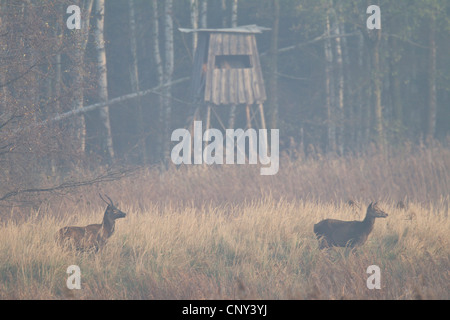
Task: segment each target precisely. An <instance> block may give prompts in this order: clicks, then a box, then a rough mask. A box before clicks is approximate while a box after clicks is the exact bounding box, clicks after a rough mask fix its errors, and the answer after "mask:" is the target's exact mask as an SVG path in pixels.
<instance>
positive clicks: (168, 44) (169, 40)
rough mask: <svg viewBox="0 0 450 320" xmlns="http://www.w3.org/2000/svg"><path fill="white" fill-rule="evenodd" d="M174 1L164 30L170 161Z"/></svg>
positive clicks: (166, 13)
mask: <svg viewBox="0 0 450 320" xmlns="http://www.w3.org/2000/svg"><path fill="white" fill-rule="evenodd" d="M172 14H173V0H166V1H165V6H164V17H165V20H164V21H165V28H164V36H165V46H164V47H165V63H164V66H165V68H164V84H166V86H165V87H164V91H163V99H164V103H163V110H164V113H163V114H164V130H163V133H164V134H163V139H164V141H163V157H164V160H167V159H169V157H170V150H169V146H170V144H169V142H170V136H169V130H170V116H171V113H172V103H171V92H172V85H171V84H170V83H171V81H172V75H173V67H174V48H173V17H172Z"/></svg>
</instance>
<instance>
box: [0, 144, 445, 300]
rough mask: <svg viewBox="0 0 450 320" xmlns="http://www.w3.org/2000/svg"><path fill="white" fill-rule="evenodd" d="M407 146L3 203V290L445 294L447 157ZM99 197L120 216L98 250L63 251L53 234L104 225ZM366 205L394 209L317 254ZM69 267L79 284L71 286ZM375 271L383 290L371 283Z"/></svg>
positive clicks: (255, 295) (27, 294)
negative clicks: (20, 204)
mask: <svg viewBox="0 0 450 320" xmlns="http://www.w3.org/2000/svg"><path fill="white" fill-rule="evenodd" d="M406 154H407V155H403V156H397V157H392V158H390V159H388V160H385V159H382V158H376V157H374V156H364V157H359V158H356V157H347V158H336V159H331V160H330V159H324V158H320V157H319V158H315V159H301V160H298V161H288V160H283V161H282V162H281V163H280V172H279V173H278V174H277V175H276V176H273V177H261V176H259V170H258V169H257V168H252V167H248V166H229V167H220V168H205V167H191V168H180V169H178V170H177V169H171V170H169V172H166V173H164V174H161V173H159V172H158V171H156V170H146V171H145V172H141V173H140V174H139V175H138V176H133V177H129V178H125V179H123V180H120V181H116V182H113V183H109V184H107V185H104V186H100V187H101V189H99V188H100V187H99V186H91V187H89V188H85V189H80V190H78V191H77V192H76V193H72V194H71V195H69V196H67V197H54V198H52V199H51V200H50V201H49V202H48V203H46V204H42V205H41V206H40V207H39V208H34V209H21V210H20V211H19V209H11V210H10V211H8V212H5V211H4V210H3V211H2V222H1V224H0V298H1V299H342V298H343V299H449V298H450V279H449V278H450V271H449V270H450V268H449V266H450V264H449V262H450V261H449V260H450V249H449V248H450V243H449V242H450V237H449V236H448V234H449V230H450V222H449V218H448V208H449V201H450V199H449V197H448V195H449V194H450V186H449V183H450V152H449V151H448V150H446V149H442V148H439V149H431V150H430V149H423V150H420V151H414V152H409V153H406ZM98 192H104V193H106V194H108V195H109V196H110V197H111V198H112V199H113V200H114V201H117V202H118V207H119V208H120V209H121V210H122V211H125V212H127V214H128V215H127V217H126V218H125V219H121V220H118V221H117V223H116V231H115V233H114V234H113V236H112V237H111V238H110V240H109V242H108V244H107V246H106V247H105V248H104V249H103V250H101V251H100V252H99V253H97V254H94V253H76V252H73V251H70V250H63V249H62V248H60V247H59V246H58V245H57V244H56V243H55V240H54V235H55V233H56V231H57V230H58V229H59V228H61V227H62V226H65V225H80V226H82V225H87V224H91V223H99V222H100V221H101V219H102V216H103V211H104V209H105V207H104V203H103V202H102V201H101V200H100V199H99V197H98V196H97V194H98ZM349 198H352V199H355V200H357V201H359V202H360V203H361V206H362V208H361V209H358V208H355V207H351V206H349V205H348V204H347V203H346V202H347V200H348V199H349ZM370 200H379V201H380V202H379V205H380V207H381V208H382V209H383V210H384V211H386V212H388V213H389V217H388V218H386V219H379V220H377V221H376V223H375V228H374V231H373V232H372V234H371V235H370V236H369V240H368V241H367V243H366V244H365V245H364V246H363V247H361V248H358V249H357V250H356V251H354V252H350V251H349V250H347V249H345V248H338V249H331V250H319V249H318V243H317V240H316V239H315V236H314V233H313V225H314V223H317V222H318V221H320V220H321V219H324V218H336V219H342V220H361V219H363V218H364V215H365V209H366V207H367V205H368V203H369V202H370ZM398 200H404V201H405V202H407V207H406V208H404V209H400V208H397V206H396V204H397V201H398ZM26 210H28V211H26ZM19 213H20V214H21V215H20V218H17V216H18V215H19ZM69 265H78V266H79V267H80V269H81V290H69V289H67V287H66V279H67V277H68V274H66V269H67V267H68V266H69ZM370 265H377V266H379V267H380V270H381V289H380V290H377V289H374V290H369V289H368V288H367V286H366V281H367V278H368V277H369V274H367V273H366V269H367V267H369V266H370Z"/></svg>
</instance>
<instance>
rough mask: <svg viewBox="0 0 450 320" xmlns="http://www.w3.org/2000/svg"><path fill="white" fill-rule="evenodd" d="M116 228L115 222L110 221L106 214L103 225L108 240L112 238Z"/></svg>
mask: <svg viewBox="0 0 450 320" xmlns="http://www.w3.org/2000/svg"><path fill="white" fill-rule="evenodd" d="M114 226H115V222H114V220H113V221H111V220H109V219H108V218H107V217H106V214H105V217H104V218H103V223H102V229H103V235H105V236H106V237H107V238H109V237H111V235H112V234H113V232H114Z"/></svg>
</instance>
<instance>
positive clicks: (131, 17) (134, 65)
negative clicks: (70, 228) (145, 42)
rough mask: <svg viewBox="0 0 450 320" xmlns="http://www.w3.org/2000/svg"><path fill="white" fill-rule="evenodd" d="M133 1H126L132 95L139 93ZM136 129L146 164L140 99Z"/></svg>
mask: <svg viewBox="0 0 450 320" xmlns="http://www.w3.org/2000/svg"><path fill="white" fill-rule="evenodd" d="M134 4H135V1H128V14H129V21H130V46H131V68H130V82H131V90H132V91H133V92H134V93H137V92H139V91H140V85H139V69H138V55H137V42H136V17H135V10H134ZM137 113H138V114H137V127H138V134H139V142H138V144H139V146H140V149H141V161H142V163H144V164H146V163H147V143H146V138H145V130H144V119H143V116H144V115H143V112H142V101H141V97H140V96H138V97H137Z"/></svg>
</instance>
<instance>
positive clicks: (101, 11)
mask: <svg viewBox="0 0 450 320" xmlns="http://www.w3.org/2000/svg"><path fill="white" fill-rule="evenodd" d="M95 9H96V19H95V21H96V28H95V44H96V51H97V71H98V96H99V99H100V101H108V79H107V67H106V51H105V40H104V36H103V34H104V25H105V0H95ZM99 114H100V122H101V131H102V139H103V141H104V142H103V144H104V147H105V148H106V152H107V157H108V160H109V161H111V160H113V159H114V147H113V140H112V135H111V124H110V120H109V107H108V106H105V107H103V108H101V109H100V110H99Z"/></svg>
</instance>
